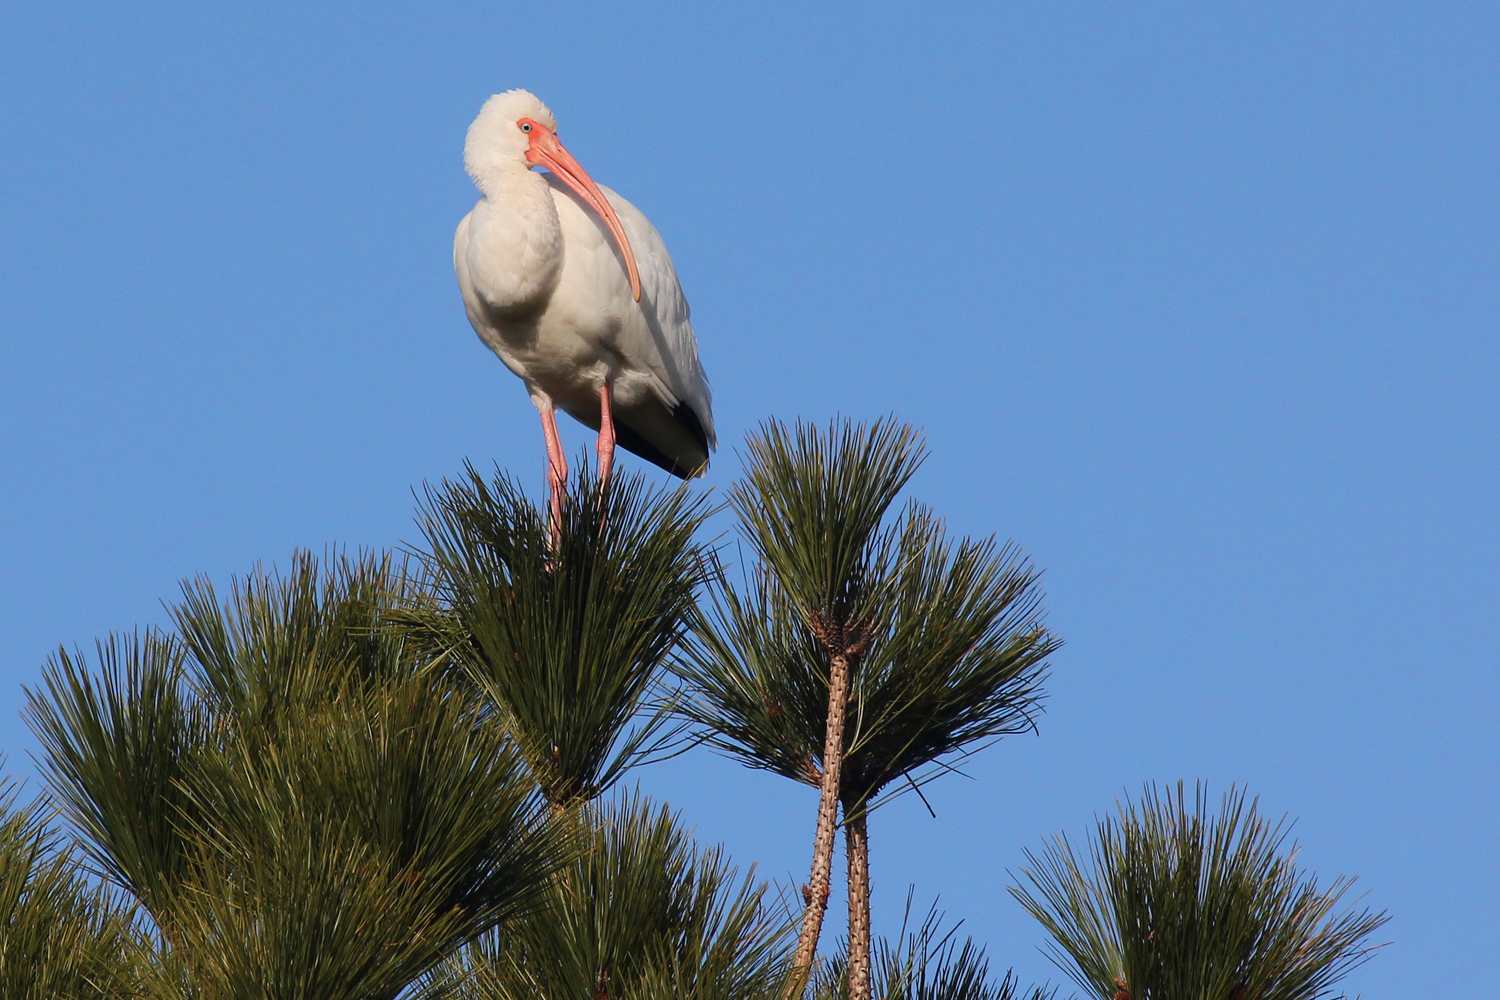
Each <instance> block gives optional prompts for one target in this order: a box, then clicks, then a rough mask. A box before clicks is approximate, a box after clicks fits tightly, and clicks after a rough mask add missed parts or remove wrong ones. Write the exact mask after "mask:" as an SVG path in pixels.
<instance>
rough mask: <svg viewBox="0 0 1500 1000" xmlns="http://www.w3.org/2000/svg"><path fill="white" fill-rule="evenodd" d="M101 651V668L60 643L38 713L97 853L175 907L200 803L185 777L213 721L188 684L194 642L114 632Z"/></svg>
mask: <svg viewBox="0 0 1500 1000" xmlns="http://www.w3.org/2000/svg"><path fill="white" fill-rule="evenodd" d="M98 657H99V670H98V673H97V675H91V674H90V673H89V672H88V668H87V666H86V664H85V662H84V661H83V659H82V657H81V655H69V654H68V652H67V651H66V650H59V651H58V653H57V656H56V658H55V659H54V660H53V661H52V662H51V663H50V664H49V665H48V667H47V668H45V669H44V671H43V673H42V690H41V691H40V692H37V691H29V692H28V697H29V701H30V707H29V709H28V712H27V715H28V721H29V722H30V723H31V728H32V730H33V731H34V732H35V733H36V735H37V738H38V740H40V742H41V744H42V748H43V750H44V754H45V757H44V764H45V766H46V767H47V769H48V770H49V772H50V775H49V783H50V785H51V787H52V791H53V794H54V795H55V796H56V797H57V798H58V800H59V801H60V802H61V803H62V804H63V806H64V808H65V809H66V811H67V813H68V815H69V817H70V818H71V819H72V821H73V823H74V825H75V826H76V827H77V828H78V830H79V831H80V832H81V833H82V835H83V842H82V846H83V850H84V851H85V853H86V855H87V856H88V858H89V860H90V861H91V862H92V863H93V864H94V866H95V867H96V868H98V869H99V870H100V871H101V872H103V873H104V874H105V875H106V876H107V877H108V878H109V879H111V880H112V881H113V882H115V883H116V884H118V885H120V886H123V887H124V888H126V889H128V890H129V891H130V892H131V893H132V894H133V895H134V896H135V897H136V898H137V899H138V900H140V901H141V902H142V903H143V904H144V905H145V906H146V908H147V909H148V910H149V911H151V912H152V913H153V914H161V915H165V914H167V913H168V912H169V911H170V907H171V904H170V896H171V887H172V886H173V885H175V884H177V883H179V882H180V881H181V880H182V879H183V878H184V877H186V866H187V856H186V854H185V851H184V845H183V841H182V837H181V834H180V831H179V823H180V822H181V821H182V820H183V819H185V818H190V817H191V815H192V804H191V802H190V801H189V800H188V797H187V795H186V794H185V793H184V790H183V788H182V784H181V782H182V780H183V778H184V776H185V775H186V774H187V773H188V772H189V771H191V770H192V769H193V768H194V767H195V766H196V762H197V761H198V760H199V758H200V757H201V756H202V754H203V752H204V749H205V744H206V743H207V741H208V739H209V733H210V726H209V723H208V720H207V717H206V716H205V715H204V713H203V711H202V707H201V705H200V704H199V703H198V702H197V700H196V699H195V698H194V697H193V696H192V694H191V692H189V691H187V690H186V689H185V686H184V683H183V657H184V650H183V648H182V646H181V644H180V643H178V642H176V641H175V640H173V639H172V638H170V637H168V636H164V635H161V634H158V633H155V632H145V633H141V632H137V633H133V634H129V635H115V636H111V637H110V638H109V639H107V640H105V641H104V642H101V643H99V645H98ZM158 919H161V918H160V917H158Z"/></svg>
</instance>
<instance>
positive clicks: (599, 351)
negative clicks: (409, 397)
mask: <svg viewBox="0 0 1500 1000" xmlns="http://www.w3.org/2000/svg"><path fill="white" fill-rule="evenodd" d="M534 166H540V167H546V168H547V170H549V171H550V173H548V174H540V173H536V172H534V171H533V170H532V169H531V168H532V167H534ZM464 168H465V169H466V170H467V171H468V173H469V176H470V177H472V178H473V179H474V184H475V186H476V187H478V188H479V190H480V192H481V194H482V197H481V198H480V199H479V203H478V204H476V205H475V206H474V209H473V211H471V212H470V213H469V214H468V215H466V216H464V219H463V221H462V222H460V223H459V224H458V231H457V232H456V233H455V234H454V236H453V267H454V270H455V271H457V272H458V286H459V288H460V289H461V290H462V292H463V298H464V309H465V310H466V311H467V312H468V314H469V322H470V323H472V324H473V326H474V331H475V332H476V333H478V334H479V339H480V340H482V341H484V343H485V344H486V345H487V346H488V347H489V348H490V349H491V350H492V351H494V352H495V353H496V354H497V355H499V356H500V360H501V361H503V362H505V366H506V367H507V368H509V369H510V370H511V371H512V372H514V373H515V374H516V375H518V376H520V378H521V379H522V380H523V381H524V382H525V383H526V388H527V390H528V391H529V392H530V393H531V401H532V402H533V403H534V404H536V408H537V410H539V411H540V412H541V415H542V431H543V434H544V435H545V437H546V441H547V481H548V485H549V487H550V490H551V507H552V515H553V522H552V523H553V525H554V526H555V525H557V524H559V523H560V521H561V511H562V506H561V505H562V491H563V488H564V486H565V484H566V482H567V476H568V466H567V461H566V459H565V458H564V457H563V451H562V444H561V442H560V440H559V438H558V434H557V420H556V417H555V415H554V409H555V408H556V407H562V409H563V411H564V412H566V413H568V414H569V415H570V416H572V417H573V418H574V419H575V420H577V421H578V422H579V423H581V424H584V425H585V426H587V427H590V428H592V429H594V430H597V431H598V432H599V442H598V455H599V478H600V482H601V483H603V482H607V481H608V478H609V473H610V469H611V466H612V464H613V459H614V448H615V442H616V440H617V439H618V441H619V444H620V445H621V446H623V447H624V448H625V449H626V450H627V451H630V452H634V453H635V454H637V455H639V456H641V457H642V458H644V459H646V460H647V461H650V462H654V463H655V464H657V465H659V466H661V467H662V468H663V469H666V470H667V471H668V472H671V473H672V474H674V475H677V476H681V477H682V478H684V479H686V478H689V477H692V476H697V475H701V474H702V473H703V472H704V470H705V469H706V468H707V467H708V457H709V452H710V451H711V450H713V448H714V447H715V445H716V443H717V442H716V440H715V438H714V423H713V411H712V409H711V398H710V394H709V390H708V381H707V379H706V378H705V377H704V374H703V366H702V365H701V364H699V362H698V344H697V341H696V340H695V339H694V338H693V327H692V324H691V323H690V322H689V321H688V304H687V300H686V299H685V298H683V295H682V286H681V285H680V284H679V283H678V281H677V271H676V269H675V268H674V267H673V266H672V258H671V256H669V255H668V253H667V248H666V245H665V244H663V243H662V239H661V236H660V235H658V234H657V232H656V229H655V228H654V227H653V226H652V225H651V223H650V222H649V221H648V220H647V219H646V217H645V216H644V215H642V214H641V212H640V210H639V209H637V208H636V207H635V206H634V205H632V204H631V203H630V202H628V201H626V200H625V199H624V198H622V197H620V196H619V195H618V194H616V193H615V192H613V191H611V190H610V189H609V188H606V187H600V186H599V185H597V184H595V183H594V182H593V180H591V179H590V178H589V175H588V174H587V173H585V172H584V170H583V168H582V167H581V166H579V165H578V161H577V160H575V159H573V157H572V156H571V155H570V154H569V153H568V151H567V150H566V149H564V148H563V146H562V143H560V142H558V140H557V119H556V118H554V117H553V115H552V112H551V111H549V110H548V109H547V106H546V105H545V104H543V103H542V102H541V101H540V100H538V99H537V97H536V96H535V95H533V94H531V93H529V92H527V91H525V90H510V91H507V92H505V93H503V94H496V95H494V96H493V97H491V98H490V99H489V100H487V101H485V103H484V107H482V108H481V109H480V111H479V116H478V117H477V118H475V119H474V123H473V124H472V125H470V126H469V133H468V137H467V139H466V141H465V143H464ZM554 530H555V528H554Z"/></svg>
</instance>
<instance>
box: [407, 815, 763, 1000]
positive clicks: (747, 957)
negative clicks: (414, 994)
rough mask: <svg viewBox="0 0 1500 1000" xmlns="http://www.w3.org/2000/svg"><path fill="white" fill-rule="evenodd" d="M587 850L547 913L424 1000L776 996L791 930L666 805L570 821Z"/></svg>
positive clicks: (477, 951)
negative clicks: (433, 999)
mask: <svg viewBox="0 0 1500 1000" xmlns="http://www.w3.org/2000/svg"><path fill="white" fill-rule="evenodd" d="M564 822H567V823H571V824H576V825H577V826H578V827H579V828H580V833H581V836H582V839H583V841H584V843H585V844H586V845H587V848H586V849H585V850H584V851H583V853H582V854H581V855H580V856H579V858H578V859H577V860H576V861H574V862H573V864H572V865H570V866H569V867H568V868H566V869H564V870H563V871H562V872H561V873H559V874H558V875H557V876H556V877H555V878H554V879H553V882H552V887H551V892H550V895H549V898H548V904H547V905H546V906H545V907H543V908H541V909H539V910H538V911H537V912H535V913H534V914H532V915H531V916H529V917H528V918H527V919H526V920H524V921H520V922H517V923H515V924H513V925H510V926H507V927H504V928H501V929H499V930H497V931H496V932H494V933H492V934H490V935H487V936H486V937H485V938H484V939H483V940H482V941H480V942H479V943H477V944H475V945H474V946H472V947H470V948H468V949H466V951H465V952H464V953H463V954H462V955H461V956H459V958H458V959H456V960H455V961H454V962H452V963H450V964H449V965H448V966H447V967H445V968H444V969H442V970H441V972H440V973H439V974H438V975H436V976H434V977H433V979H432V981H431V982H430V983H429V984H428V986H427V988H426V990H425V991H424V995H425V996H428V997H438V996H442V997H452V998H455V1000H523V998H532V997H539V996H540V997H548V998H551V1000H604V998H621V1000H634V998H639V1000H655V998H682V1000H757V998H768V997H771V996H773V995H777V994H778V990H779V989H780V987H781V983H782V981H783V977H784V974H785V966H786V957H787V943H788V942H787V938H788V934H789V931H790V925H789V924H788V923H787V922H786V921H784V920H781V919H778V918H777V917H776V916H775V914H774V913H772V912H771V911H770V910H769V909H768V908H767V907H766V906H765V903H764V899H763V897H764V893H765V887H764V886H763V885H757V884H756V883H755V882H754V880H753V873H751V874H749V875H746V876H745V877H744V878H743V879H741V878H738V877H737V874H736V872H735V870H734V869H733V868H732V867H730V866H729V865H728V863H727V862H726V861H725V860H724V859H723V857H722V856H721V855H720V853H719V851H718V850H717V849H710V850H699V849H697V848H696V847H695V846H694V844H693V842H692V839H691V837H689V835H688V834H687V832H686V831H685V830H683V829H682V827H681V826H680V824H679V823H678V822H677V820H676V819H675V818H674V817H673V816H672V815H671V813H669V812H668V811H667V809H666V808H665V807H663V808H660V809H658V808H656V807H654V806H652V805H651V804H650V803H649V802H648V801H647V800H645V799H642V798H638V797H627V798H625V799H623V800H622V801H620V802H618V803H616V804H609V805H590V806H585V807H582V808H581V809H580V810H575V811H573V812H570V813H568V814H567V816H566V818H565V819H564Z"/></svg>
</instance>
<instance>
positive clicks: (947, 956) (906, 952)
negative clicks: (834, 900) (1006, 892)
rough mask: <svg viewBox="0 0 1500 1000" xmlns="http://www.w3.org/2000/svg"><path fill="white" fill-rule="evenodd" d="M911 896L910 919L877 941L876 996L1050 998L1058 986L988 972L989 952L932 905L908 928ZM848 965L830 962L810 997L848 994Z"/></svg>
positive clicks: (836, 999) (915, 999)
mask: <svg viewBox="0 0 1500 1000" xmlns="http://www.w3.org/2000/svg"><path fill="white" fill-rule="evenodd" d="M910 918H911V897H910V896H908V897H907V901H906V919H905V920H903V921H902V926H901V933H900V935H898V936H897V939H896V940H895V941H894V942H892V941H890V940H888V939H885V938H882V939H881V940H880V941H878V942H877V943H876V945H875V948H874V949H873V950H874V962H873V966H874V975H873V977H872V979H873V981H872V984H871V985H872V989H871V996H872V997H874V998H875V1000H1017V998H1018V997H1021V998H1024V1000H1051V998H1052V997H1053V996H1054V994H1055V992H1056V991H1055V990H1048V989H1045V988H1043V987H1039V986H1038V987H1032V988H1031V989H1029V990H1022V988H1021V985H1020V983H1019V982H1018V981H1017V980H1016V978H1015V976H1014V975H1013V974H1012V973H1011V972H1009V971H1007V972H1006V973H1005V975H1004V976H1003V977H1001V978H1000V979H999V980H998V981H997V980H995V979H994V978H992V977H991V976H990V962H989V958H988V957H987V956H986V955H985V953H984V948H983V946H981V945H977V944H975V943H974V940H973V939H972V938H965V939H964V940H963V941H962V942H959V940H958V938H957V931H958V926H957V925H954V926H952V927H950V928H948V929H947V930H944V929H943V926H942V923H943V921H942V915H941V914H940V913H938V912H937V909H936V908H935V907H934V908H933V909H931V910H929V911H928V912H927V917H926V919H924V920H923V921H922V924H921V925H920V926H918V927H916V928H915V929H913V930H910V931H908V929H907V927H908V925H909V921H910ZM848 996H849V967H848V962H847V961H846V960H845V958H844V957H843V956H842V955H841V956H839V957H837V958H835V959H833V960H832V961H830V962H828V963H826V964H825V965H824V966H823V968H822V969H821V970H820V971H819V974H818V976H817V978H816V979H815V980H814V982H813V983H812V985H811V987H810V988H809V990H808V998H807V1000H847V998H848Z"/></svg>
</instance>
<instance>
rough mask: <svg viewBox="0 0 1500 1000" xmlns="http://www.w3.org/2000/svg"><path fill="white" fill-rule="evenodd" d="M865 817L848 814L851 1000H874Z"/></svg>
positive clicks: (845, 823) (868, 865) (845, 825)
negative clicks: (872, 994) (871, 971)
mask: <svg viewBox="0 0 1500 1000" xmlns="http://www.w3.org/2000/svg"><path fill="white" fill-rule="evenodd" d="M865 818H866V817H865V813H864V812H863V811H862V810H861V809H859V807H857V806H856V808H855V814H854V816H853V817H852V818H851V817H850V815H849V810H848V808H847V807H846V808H845V810H844V847H845V850H846V852H847V853H848V855H849V1000H870V836H869V831H868V829H867V828H866V826H865Z"/></svg>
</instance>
